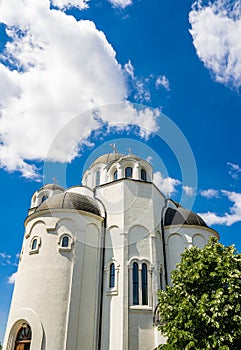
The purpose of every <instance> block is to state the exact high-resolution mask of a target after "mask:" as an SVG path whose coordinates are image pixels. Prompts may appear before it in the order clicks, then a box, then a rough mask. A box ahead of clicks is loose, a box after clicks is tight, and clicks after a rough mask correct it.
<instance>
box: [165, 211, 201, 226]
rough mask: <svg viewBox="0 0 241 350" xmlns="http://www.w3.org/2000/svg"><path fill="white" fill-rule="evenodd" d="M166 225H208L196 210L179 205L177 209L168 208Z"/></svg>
mask: <svg viewBox="0 0 241 350" xmlns="http://www.w3.org/2000/svg"><path fill="white" fill-rule="evenodd" d="M164 225H165V226H169V225H195V226H204V227H207V224H206V223H205V221H204V220H203V219H202V218H201V217H200V216H199V215H197V214H195V213H194V212H192V211H190V210H187V209H184V208H183V207H181V206H179V207H178V208H177V209H173V208H168V209H167V211H166V214H165V219H164Z"/></svg>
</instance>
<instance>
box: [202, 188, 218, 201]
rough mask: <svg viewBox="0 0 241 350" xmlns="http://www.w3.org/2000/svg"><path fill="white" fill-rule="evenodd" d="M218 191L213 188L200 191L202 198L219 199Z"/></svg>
mask: <svg viewBox="0 0 241 350" xmlns="http://www.w3.org/2000/svg"><path fill="white" fill-rule="evenodd" d="M218 193H219V192H218V191H217V190H214V189H212V188H209V189H208V190H202V191H200V195H201V196H202V197H205V198H207V199H210V198H218Z"/></svg>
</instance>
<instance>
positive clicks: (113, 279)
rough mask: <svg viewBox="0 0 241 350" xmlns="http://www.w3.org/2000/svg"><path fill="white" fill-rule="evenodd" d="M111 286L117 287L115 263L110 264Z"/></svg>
mask: <svg viewBox="0 0 241 350" xmlns="http://www.w3.org/2000/svg"><path fill="white" fill-rule="evenodd" d="M109 287H110V288H114V287H115V264H114V263H111V264H110V281H109Z"/></svg>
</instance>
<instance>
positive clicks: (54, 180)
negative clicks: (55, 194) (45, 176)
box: [52, 177, 58, 185]
mask: <svg viewBox="0 0 241 350" xmlns="http://www.w3.org/2000/svg"><path fill="white" fill-rule="evenodd" d="M52 180H53V182H54V185H56V183H57V182H58V181H57V178H56V177H52Z"/></svg>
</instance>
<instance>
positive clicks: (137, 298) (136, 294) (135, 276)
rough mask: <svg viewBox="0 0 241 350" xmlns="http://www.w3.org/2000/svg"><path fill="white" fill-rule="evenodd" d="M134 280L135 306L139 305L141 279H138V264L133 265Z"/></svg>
mask: <svg viewBox="0 0 241 350" xmlns="http://www.w3.org/2000/svg"><path fill="white" fill-rule="evenodd" d="M132 274H133V276H132V280H133V305H138V304H139V278H138V264H137V263H134V264H133V271H132Z"/></svg>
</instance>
